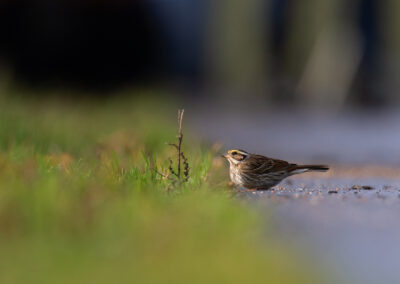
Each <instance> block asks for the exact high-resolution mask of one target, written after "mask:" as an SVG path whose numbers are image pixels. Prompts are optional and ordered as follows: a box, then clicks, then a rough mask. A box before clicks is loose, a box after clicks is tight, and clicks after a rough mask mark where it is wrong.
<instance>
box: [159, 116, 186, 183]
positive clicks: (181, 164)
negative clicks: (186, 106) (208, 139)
mask: <svg viewBox="0 0 400 284" xmlns="http://www.w3.org/2000/svg"><path fill="white" fill-rule="evenodd" d="M183 113H184V110H183V109H180V110H178V135H177V139H178V141H177V143H166V144H167V145H169V146H172V147H174V148H175V150H176V151H177V160H176V167H175V169H176V170H175V169H174V163H173V161H172V159H171V158H168V162H169V166H168V172H169V173H168V174H167V175H164V174H161V173H158V172H157V173H158V174H161V175H163V177H165V178H167V179H168V180H170V181H171V185H170V187H169V188H168V190H169V189H171V188H175V187H176V186H180V185H182V183H184V182H187V181H188V180H189V163H188V159H187V158H186V156H185V155H184V154H183V152H182V142H183V133H182V120H183ZM182 175H183V178H182Z"/></svg>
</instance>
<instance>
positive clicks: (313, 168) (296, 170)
mask: <svg viewBox="0 0 400 284" xmlns="http://www.w3.org/2000/svg"><path fill="white" fill-rule="evenodd" d="M328 170H329V167H328V166H325V165H296V166H295V167H293V170H291V171H290V174H292V175H294V174H300V173H305V172H326V171H328Z"/></svg>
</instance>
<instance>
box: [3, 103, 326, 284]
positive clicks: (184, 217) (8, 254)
mask: <svg viewBox="0 0 400 284" xmlns="http://www.w3.org/2000/svg"><path fill="white" fill-rule="evenodd" d="M0 103H1V104H0V252H1V253H0V283H312V282H316V279H318V277H319V275H316V274H315V273H314V272H313V273H310V272H311V270H310V269H309V267H307V266H306V265H305V264H304V265H303V263H304V259H303V258H302V257H301V256H300V255H299V254H298V253H296V252H293V251H290V250H289V249H288V248H287V247H285V246H284V244H282V243H280V242H279V241H278V240H276V239H274V238H273V237H272V234H270V232H269V229H268V227H267V226H266V223H267V222H266V218H267V216H259V215H258V214H257V211H256V210H255V209H253V208H251V206H250V205H248V204H246V203H245V202H243V201H240V200H239V199H236V198H233V197H232V196H231V195H230V194H229V193H228V191H227V189H228V188H227V186H226V184H227V169H226V168H225V165H224V163H223V161H221V160H219V159H218V158H215V156H216V150H215V149H214V150H213V148H212V147H208V146H207V145H204V143H202V142H195V141H196V139H197V138H196V137H191V131H190V127H189V126H188V125H185V121H184V133H185V140H184V151H185V154H186V156H187V157H188V158H189V162H190V165H191V176H190V179H189V181H188V182H187V183H186V184H184V185H183V186H182V187H181V188H176V189H175V190H171V183H170V182H169V181H168V180H167V179H165V178H163V177H162V176H161V175H158V174H156V173H155V172H154V171H153V170H152V169H153V168H157V170H158V171H160V172H163V173H167V167H168V161H167V158H168V157H169V156H173V155H174V151H173V149H171V148H170V147H168V146H166V145H165V142H173V141H174V139H175V135H176V133H175V132H176V121H175V117H176V109H175V108H174V107H173V105H168V104H165V103H162V102H159V101H156V100H143V99H136V100H128V99H124V100H123V101H120V102H118V101H103V102H101V103H93V102H85V101H79V102H78V103H72V102H68V101H61V100H47V101H45V102H44V101H39V100H35V99H33V98H26V99H19V100H18V99H7V98H5V97H3V98H2V99H1V100H0ZM186 115H190V114H189V113H187V114H186ZM214 148H215V147H214Z"/></svg>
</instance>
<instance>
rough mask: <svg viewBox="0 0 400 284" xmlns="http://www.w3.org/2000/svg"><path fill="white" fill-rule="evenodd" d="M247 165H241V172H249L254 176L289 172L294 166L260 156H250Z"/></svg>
mask: <svg viewBox="0 0 400 284" xmlns="http://www.w3.org/2000/svg"><path fill="white" fill-rule="evenodd" d="M248 159H249V160H248V161H247V163H243V164H242V170H244V171H247V172H251V173H252V174H255V175H261V174H266V173H270V172H279V171H290V170H291V169H293V168H294V167H295V166H296V165H295V164H290V163H288V162H286V161H282V160H278V159H271V158H268V157H264V156H261V155H252V156H251V157H249V158H248Z"/></svg>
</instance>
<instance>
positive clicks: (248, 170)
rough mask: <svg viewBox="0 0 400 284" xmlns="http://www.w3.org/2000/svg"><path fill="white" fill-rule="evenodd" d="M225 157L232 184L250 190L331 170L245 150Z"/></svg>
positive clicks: (229, 152)
mask: <svg viewBox="0 0 400 284" xmlns="http://www.w3.org/2000/svg"><path fill="white" fill-rule="evenodd" d="M223 156H224V157H225V158H226V159H227V160H228V161H229V164H230V169H229V172H230V178H231V181H232V183H233V184H235V185H236V186H238V187H242V188H245V189H250V190H263V189H268V188H270V187H272V186H274V185H277V184H278V183H280V182H281V181H282V180H283V179H284V178H286V177H288V176H291V175H294V174H300V173H304V172H309V171H322V172H325V171H327V170H329V167H328V166H324V165H297V164H291V163H288V162H286V161H282V160H278V159H272V158H268V157H265V156H262V155H257V154H250V153H247V152H246V151H243V150H229V151H228V152H227V154H225V155H223Z"/></svg>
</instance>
